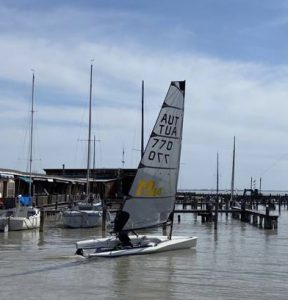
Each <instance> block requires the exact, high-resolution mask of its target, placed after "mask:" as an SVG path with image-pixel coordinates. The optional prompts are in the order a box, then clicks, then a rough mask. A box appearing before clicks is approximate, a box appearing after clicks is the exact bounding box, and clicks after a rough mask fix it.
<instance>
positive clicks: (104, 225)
mask: <svg viewBox="0 0 288 300" xmlns="http://www.w3.org/2000/svg"><path fill="white" fill-rule="evenodd" d="M106 218H107V208H106V203H105V200H104V199H103V198H102V237H105V236H106Z"/></svg>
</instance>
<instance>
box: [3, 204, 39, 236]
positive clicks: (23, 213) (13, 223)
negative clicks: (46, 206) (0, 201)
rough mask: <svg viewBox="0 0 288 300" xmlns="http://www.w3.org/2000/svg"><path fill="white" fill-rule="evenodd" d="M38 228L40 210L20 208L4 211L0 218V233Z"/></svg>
mask: <svg viewBox="0 0 288 300" xmlns="http://www.w3.org/2000/svg"><path fill="white" fill-rule="evenodd" d="M39 227H40V210H39V209H37V208H34V207H20V208H13V209H10V210H7V211H5V213H3V214H2V215H1V216H0V231H6V230H8V231H17V230H27V229H35V228H39Z"/></svg>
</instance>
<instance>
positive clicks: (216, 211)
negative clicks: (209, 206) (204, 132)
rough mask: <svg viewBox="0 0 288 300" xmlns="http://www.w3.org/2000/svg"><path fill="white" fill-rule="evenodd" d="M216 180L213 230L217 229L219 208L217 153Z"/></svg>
mask: <svg viewBox="0 0 288 300" xmlns="http://www.w3.org/2000/svg"><path fill="white" fill-rule="evenodd" d="M216 176H217V179H216V201H215V221H214V229H217V223H218V206H219V154H218V152H217V175H216Z"/></svg>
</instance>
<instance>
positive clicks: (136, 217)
mask: <svg viewBox="0 0 288 300" xmlns="http://www.w3.org/2000/svg"><path fill="white" fill-rule="evenodd" d="M184 98H185V81H173V82H171V84H170V87H169V89H168V93H167V95H166V98H165V100H164V103H163V105H162V108H161V110H160V113H159V116H158V118H157V121H156V124H155V126H154V128H153V130H152V133H151V135H150V138H149V141H148V143H147V146H146V149H145V152H144V155H143V157H142V160H141V162H140V164H139V167H138V171H137V174H136V176H135V179H134V182H133V184H132V186H131V189H130V193H129V197H128V198H127V199H126V201H125V203H124V205H123V209H122V211H125V212H127V213H129V219H128V222H127V223H126V225H125V226H124V230H134V229H140V228H147V227H153V226H157V225H160V224H163V223H166V222H167V220H168V218H169V215H170V213H171V212H172V211H173V209H174V204H175V195H176V189H177V182H178V174H179V165H180V154H181V142H182V129H183V113H184Z"/></svg>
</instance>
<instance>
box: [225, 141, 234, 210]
mask: <svg viewBox="0 0 288 300" xmlns="http://www.w3.org/2000/svg"><path fill="white" fill-rule="evenodd" d="M234 177H235V136H234V142H233V160H232V176H231V198H230V203H232V204H233V201H234ZM226 210H228V203H226Z"/></svg>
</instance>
